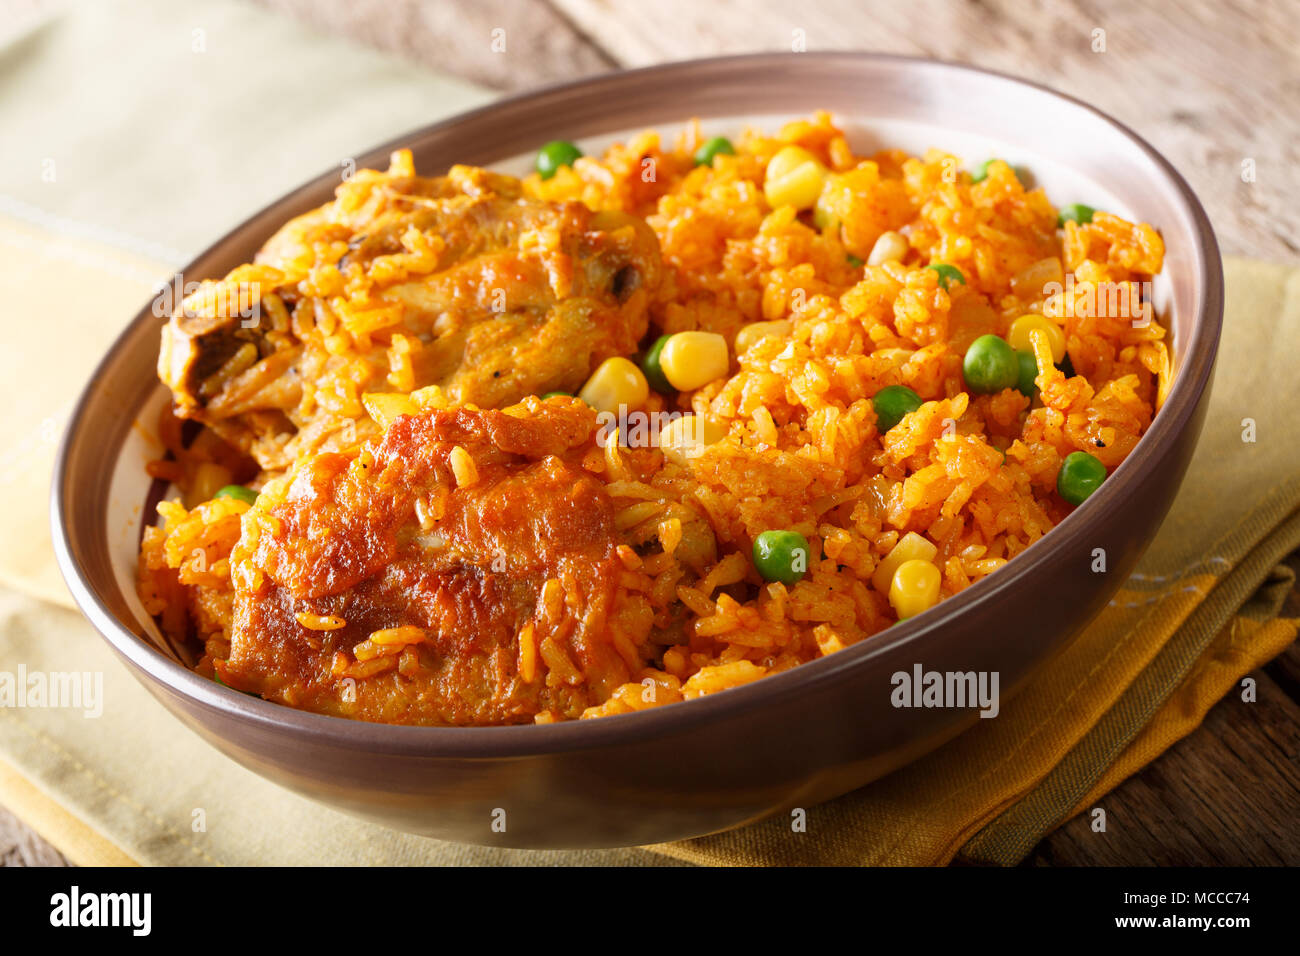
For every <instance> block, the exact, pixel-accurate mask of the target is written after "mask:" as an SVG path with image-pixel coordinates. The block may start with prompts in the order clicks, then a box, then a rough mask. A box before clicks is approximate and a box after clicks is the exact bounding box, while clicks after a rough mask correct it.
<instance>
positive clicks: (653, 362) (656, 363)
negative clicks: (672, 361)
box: [641, 335, 675, 393]
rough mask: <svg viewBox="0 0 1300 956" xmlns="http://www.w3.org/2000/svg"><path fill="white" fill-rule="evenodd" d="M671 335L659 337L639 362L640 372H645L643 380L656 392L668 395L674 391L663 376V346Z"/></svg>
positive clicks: (665, 376)
mask: <svg viewBox="0 0 1300 956" xmlns="http://www.w3.org/2000/svg"><path fill="white" fill-rule="evenodd" d="M671 338H672V336H671V335H661V336H659V338H657V339H655V340H654V344H653V345H651V346H650V348H649V349H648V350H647V351H646V353H645V358H643V359H642V360H641V371H643V372H645V380H646V381H647V382H648V383H649V384H650V387H651V388H653V389H654V390H655V391H656V392H661V393H668V392H672V391H675V389H674V388H673V386H672V383H671V382H669V381H668V376H667V375H665V374H664V368H663V364H662V363H663V352H664V346H665V345H667V344H668V340H669V339H671Z"/></svg>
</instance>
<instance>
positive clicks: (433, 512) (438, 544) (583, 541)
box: [214, 398, 654, 725]
mask: <svg viewBox="0 0 1300 956" xmlns="http://www.w3.org/2000/svg"><path fill="white" fill-rule="evenodd" d="M596 428H597V423H596V418H595V413H594V412H593V411H592V410H591V409H590V408H588V407H586V406H585V405H584V404H583V403H581V402H579V401H577V400H575V399H569V400H565V399H552V400H550V401H548V402H542V401H540V400H538V399H535V398H530V399H528V400H527V401H526V402H525V403H523V404H522V405H520V406H516V407H514V408H512V409H508V410H506V411H491V410H483V411H478V410H468V409H450V410H436V411H429V412H424V413H422V414H420V415H414V416H402V417H400V418H398V419H397V420H396V421H395V422H394V423H393V424H392V425H391V426H390V428H389V429H388V431H387V432H386V433H385V434H384V436H383V438H382V439H381V440H377V441H375V442H371V443H368V444H367V445H365V446H363V447H362V448H361V449H360V451H359V452H358V453H356V454H354V455H352V456H345V455H339V454H324V455H320V456H317V457H316V458H314V459H312V460H310V461H307V462H304V463H302V464H300V465H299V466H297V467H296V468H295V469H294V470H293V471H291V472H290V473H289V474H288V475H287V476H286V477H285V478H283V479H281V481H280V482H279V484H280V486H281V487H279V488H275V487H273V488H271V489H268V490H267V491H266V492H264V493H263V495H262V496H261V498H259V500H258V502H257V504H256V505H255V506H254V508H253V509H252V510H251V511H250V512H248V514H247V515H246V516H245V520H244V529H243V535H242V537H241V540H240V542H239V544H238V545H236V547H235V549H234V552H233V553H232V556H231V568H232V581H233V583H234V585H235V601H234V603H235V611H234V625H233V630H232V635H231V648H230V657H229V659H228V660H226V661H214V666H215V669H216V671H217V673H218V674H219V675H220V677H221V678H222V679H223V680H224V681H225V682H226V683H227V684H229V685H231V686H232V687H236V688H240V689H243V690H247V691H253V692H256V693H258V694H261V695H262V696H263V697H265V698H267V699H269V700H275V701H279V702H281V703H285V704H289V705H290V706H293V707H298V708H302V709H306V710H311V711H317V712H321V713H329V714H337V715H342V716H348V717H354V718H360V719H363V720H370V721H380V722H385V723H400V724H425V725H486V724H508V723H520V722H530V721H532V720H533V719H534V717H536V716H537V715H538V714H540V713H543V712H550V713H551V714H552V715H554V716H564V717H570V718H572V717H578V716H580V715H581V714H582V711H583V710H584V709H585V708H586V707H588V706H590V705H592V704H595V703H599V702H601V701H603V700H605V699H606V698H607V697H608V696H609V694H610V693H611V692H612V691H613V690H614V689H615V688H617V687H618V686H619V685H620V684H622V683H624V682H626V681H628V680H629V679H630V676H631V675H632V674H634V673H636V671H637V670H638V669H639V668H640V667H641V666H642V665H643V664H644V662H645V661H644V658H643V656H642V654H643V652H642V648H643V647H644V646H646V639H647V636H648V634H649V632H650V628H651V623H652V618H653V616H654V615H653V610H652V609H651V608H650V606H649V603H648V601H647V599H646V598H645V597H643V596H642V594H644V593H645V592H648V591H649V589H650V581H649V579H648V578H647V577H645V576H644V575H642V574H640V573H639V572H634V571H630V570H628V568H627V567H626V565H625V563H624V561H623V560H621V559H620V553H622V554H627V553H630V552H629V550H628V549H625V548H623V549H621V548H620V546H621V545H622V540H621V538H620V536H619V533H618V531H617V530H616V527H615V520H614V506H613V504H612V502H611V500H610V498H609V496H608V494H606V492H605V487H604V485H603V483H602V482H601V481H600V480H598V479H597V478H596V477H594V476H593V475H591V474H590V473H588V472H587V471H586V470H585V469H584V468H583V467H582V466H581V460H582V457H583V455H585V454H587V453H588V452H590V450H591V449H592V448H593V446H594V438H593V436H594V433H595V431H596ZM331 618H332V619H333V620H328V619H331ZM322 623H324V624H328V625H331V626H333V625H337V627H336V628H335V629H332V630H323V629H313V628H314V627H316V628H318V627H320V626H321V624H322Z"/></svg>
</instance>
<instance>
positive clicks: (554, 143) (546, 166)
mask: <svg viewBox="0 0 1300 956" xmlns="http://www.w3.org/2000/svg"><path fill="white" fill-rule="evenodd" d="M581 155H582V150H580V149H578V147H576V146H574V145H573V144H572V143H570V142H569V141H568V140H567V139H553V140H551V141H550V142H549V143H547V144H546V145H545V146H543V147H542V148H541V149H539V150H538V151H537V162H536V169H537V171H538V172H539V173H541V176H542V178H543V179H550V178H551V177H552V176H554V175H555V174H556V173H557V172H558V171H559V169H560V167H561V166H572V165H573V161H574V160H575V159H577V158H578V157H579V156H581Z"/></svg>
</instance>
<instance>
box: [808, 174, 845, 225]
mask: <svg viewBox="0 0 1300 956" xmlns="http://www.w3.org/2000/svg"><path fill="white" fill-rule="evenodd" d="M842 180H843V177H842V176H839V175H838V174H836V173H827V175H826V177H825V178H824V179H823V180H822V189H821V192H820V193H819V194H818V195H817V202H816V203H815V204H814V205H813V225H814V226H816V227H817V228H818V229H820V230H822V231H823V232H826V231H828V230H830V231H834V230H836V229H838V228H839V226H840V217H839V214H838V213H836V211H835V200H836V193H843V191H844V187H843V186H842V185H840V183H841V182H842Z"/></svg>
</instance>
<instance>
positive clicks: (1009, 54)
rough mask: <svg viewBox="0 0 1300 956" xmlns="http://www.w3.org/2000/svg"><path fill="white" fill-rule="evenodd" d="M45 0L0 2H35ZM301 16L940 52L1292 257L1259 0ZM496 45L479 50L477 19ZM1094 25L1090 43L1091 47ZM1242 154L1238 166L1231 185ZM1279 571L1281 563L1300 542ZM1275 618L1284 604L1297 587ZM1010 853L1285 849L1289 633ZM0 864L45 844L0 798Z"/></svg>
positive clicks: (1250, 248) (485, 6)
mask: <svg viewBox="0 0 1300 956" xmlns="http://www.w3.org/2000/svg"><path fill="white" fill-rule="evenodd" d="M49 2H53V0H0V12H3V11H4V10H5V7H7V6H16V7H18V8H20V9H28V8H31V7H39V6H42V5H45V4H47V3H49ZM258 2H260V3H261V4H263V5H264V6H268V7H273V8H277V9H279V10H282V11H284V12H286V13H288V14H290V15H292V16H296V17H298V18H300V19H303V20H305V21H308V22H310V23H312V24H313V25H315V26H317V27H318V28H320V29H322V30H325V31H328V32H332V33H339V34H343V35H347V36H350V37H352V38H353V39H355V40H358V41H360V42H363V43H368V44H370V45H372V46H376V47H379V48H382V49H385V50H389V51H393V52H395V53H397V54H399V55H402V56H405V57H408V58H410V59H413V60H415V61H417V62H420V63H424V64H427V65H428V66H430V67H432V68H434V69H438V70H441V71H442V72H444V73H452V74H455V75H459V76H462V77H464V78H466V79H469V80H473V81H475V82H478V83H481V84H484V85H486V86H490V87H493V88H496V89H501V90H516V89H525V88H528V87H532V86H536V85H539V84H542V83H548V82H556V81H560V80H566V79H573V78H575V77H579V76H584V75H589V74H593V73H600V72H603V71H606V70H611V69H619V68H628V67H636V66H644V65H648V64H652V63H659V62H664V61H667V60H681V59H690V58H694V57H701V56H715V55H719V54H723V53H739V52H747V51H755V50H789V49H790V48H791V44H792V42H793V39H794V38H795V35H796V34H795V31H802V36H803V38H804V39H805V42H806V48H807V49H808V50H819V49H822V50H825V49H870V50H882V51H889V52H895V53H906V54H913V55H918V56H931V57H938V58H940V59H947V60H960V61H964V62H968V63H972V64H975V65H978V66H984V67H989V68H992V69H996V70H1002V71H1005V72H1008V73H1013V74H1017V75H1020V76H1023V77H1026V78H1028V79H1033V80H1037V81H1039V82H1041V83H1045V84H1047V85H1049V86H1052V87H1054V88H1056V89H1059V90H1062V91H1063V92H1066V93H1071V94H1073V95H1075V96H1079V97H1082V98H1086V99H1089V100H1091V101H1092V102H1094V103H1096V105H1098V106H1099V107H1100V108H1102V109H1103V110H1106V111H1107V112H1109V113H1111V114H1112V115H1114V116H1116V117H1117V118H1119V119H1120V120H1122V121H1124V122H1126V123H1128V124H1129V125H1130V126H1133V127H1134V128H1136V129H1138V130H1140V131H1141V133H1142V135H1143V136H1144V137H1145V138H1146V139H1148V140H1149V141H1150V142H1151V143H1152V144H1153V145H1155V146H1156V148H1157V149H1159V150H1161V151H1162V152H1163V153H1164V154H1165V155H1166V156H1168V157H1169V159H1170V160H1172V161H1173V163H1174V165H1175V166H1177V167H1178V168H1179V169H1180V170H1181V171H1182V172H1183V174H1184V175H1185V176H1186V177H1187V179H1188V180H1189V182H1190V183H1191V185H1192V187H1193V188H1194V189H1195V190H1196V192H1197V195H1198V196H1199V197H1200V198H1201V201H1202V202H1203V203H1204V204H1205V206H1206V208H1207V210H1208V211H1209V214H1210V218H1211V220H1212V221H1213V222H1214V225H1215V228H1216V230H1217V232H1218V235H1219V241H1220V244H1221V246H1222V248H1223V251H1224V252H1225V253H1227V254H1237V255H1249V256H1256V257H1260V258H1268V259H1275V260H1281V261H1291V262H1294V261H1297V259H1300V216H1297V215H1295V214H1294V210H1295V202H1296V197H1297V196H1300V112H1297V111H1296V109H1295V103H1296V102H1297V101H1300V17H1297V16H1296V15H1295V14H1296V11H1295V9H1294V8H1291V7H1290V6H1289V5H1288V4H1283V3H1274V2H1269V0H1232V2H1210V0H1199V2H1183V3H1178V4H1174V3H1168V2H1165V3H1144V4H1137V3H1133V2H1131V0H1120V2H1112V0H1103V2H1096V0H1092V2H1090V0H1040V2H1025V0H967V2H961V0H908V2H897V0H871V2H867V0H803V2H800V3H791V2H789V0H710V2H707V3H702V2H699V0H654V2H652V3H647V2H644V0H621V2H620V0H534V2H521V0H258ZM496 29H504V30H505V39H506V52H505V53H494V52H493V51H492V49H491V46H490V43H491V39H492V36H493V31H494V30H496ZM1097 31H1104V41H1105V48H1104V50H1095V49H1094V46H1096V45H1097V44H1096V39H1097V38H1099V37H1101V36H1102V35H1103V34H1099V33H1097ZM1247 161H1253V166H1254V169H1255V181H1254V182H1253V183H1245V182H1243V181H1242V175H1241V173H1242V164H1243V163H1244V162H1247ZM1289 565H1290V567H1291V568H1292V569H1293V570H1295V571H1296V572H1297V573H1300V557H1298V556H1293V557H1292V559H1291V561H1290V562H1289ZM1287 613H1289V614H1292V615H1300V592H1293V593H1292V595H1291V597H1290V600H1289V602H1288V609H1287ZM1252 676H1253V677H1254V678H1255V679H1256V681H1257V682H1258V700H1257V702H1255V703H1251V704H1247V703H1243V702H1242V701H1241V700H1240V699H1239V698H1238V697H1236V696H1234V695H1230V696H1229V697H1228V698H1226V699H1225V700H1223V701H1222V702H1220V703H1219V704H1218V706H1216V707H1215V708H1214V709H1213V710H1212V711H1211V712H1210V714H1209V715H1208V717H1207V718H1206V720H1205V723H1204V724H1203V725H1202V726H1201V727H1200V728H1199V729H1198V730H1197V731H1196V732H1195V733H1193V734H1192V735H1191V736H1190V737H1188V738H1187V739H1185V740H1183V741H1182V742H1180V743H1179V744H1177V745H1175V746H1174V747H1173V748H1171V749H1170V750H1169V751H1168V752H1167V753H1166V754H1165V755H1164V756H1162V757H1161V758H1160V759H1159V760H1157V761H1155V762H1154V763H1153V764H1151V765H1150V766H1148V767H1147V768H1146V769H1145V770H1143V771H1142V772H1141V773H1139V774H1138V775H1136V776H1135V777H1133V778H1132V779H1130V780H1129V781H1127V782H1126V783H1124V784H1123V785H1122V786H1121V787H1119V788H1118V789H1117V790H1115V791H1114V792H1113V793H1111V794H1110V795H1108V796H1107V797H1106V798H1105V800H1104V801H1103V805H1104V806H1105V808H1106V811H1107V818H1108V823H1109V826H1108V832H1107V833H1105V834H1094V833H1093V832H1092V831H1091V829H1090V828H1089V826H1088V822H1087V820H1086V819H1085V818H1083V817H1080V818H1078V819H1076V820H1074V821H1072V822H1070V823H1068V824H1066V825H1065V826H1064V827H1062V828H1061V829H1060V830H1058V831H1057V832H1056V833H1054V834H1052V835H1051V836H1050V837H1048V838H1047V839H1045V840H1044V841H1043V842H1042V843H1041V844H1039V846H1038V847H1037V848H1036V849H1035V851H1034V853H1033V854H1032V855H1031V857H1030V859H1029V860H1028V861H1027V864H1029V865H1061V864H1132V865H1147V864H1161V865H1174V864H1190V865H1214V864H1290V865H1296V864H1298V863H1300V827H1298V826H1297V825H1296V824H1295V823H1294V821H1295V820H1296V819H1297V818H1300V645H1292V647H1291V648H1290V649H1289V650H1288V651H1287V652H1286V653H1285V654H1283V655H1282V656H1281V657H1280V658H1278V659H1277V660H1276V661H1274V662H1273V663H1272V664H1270V665H1269V666H1268V667H1266V668H1264V669H1263V670H1262V671H1258V672H1256V673H1255V674H1253V675H1252ZM0 862H6V863H58V862H62V858H61V857H60V856H59V855H58V853H57V852H56V851H54V850H53V849H52V848H51V847H49V845H48V844H45V843H44V841H42V840H40V838H39V837H38V836H36V835H35V834H33V833H32V832H31V831H30V830H29V829H28V828H27V827H25V826H23V825H22V824H21V822H20V821H17V820H15V819H14V818H13V817H12V816H9V815H6V814H5V813H4V812H3V811H2V810H0Z"/></svg>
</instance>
